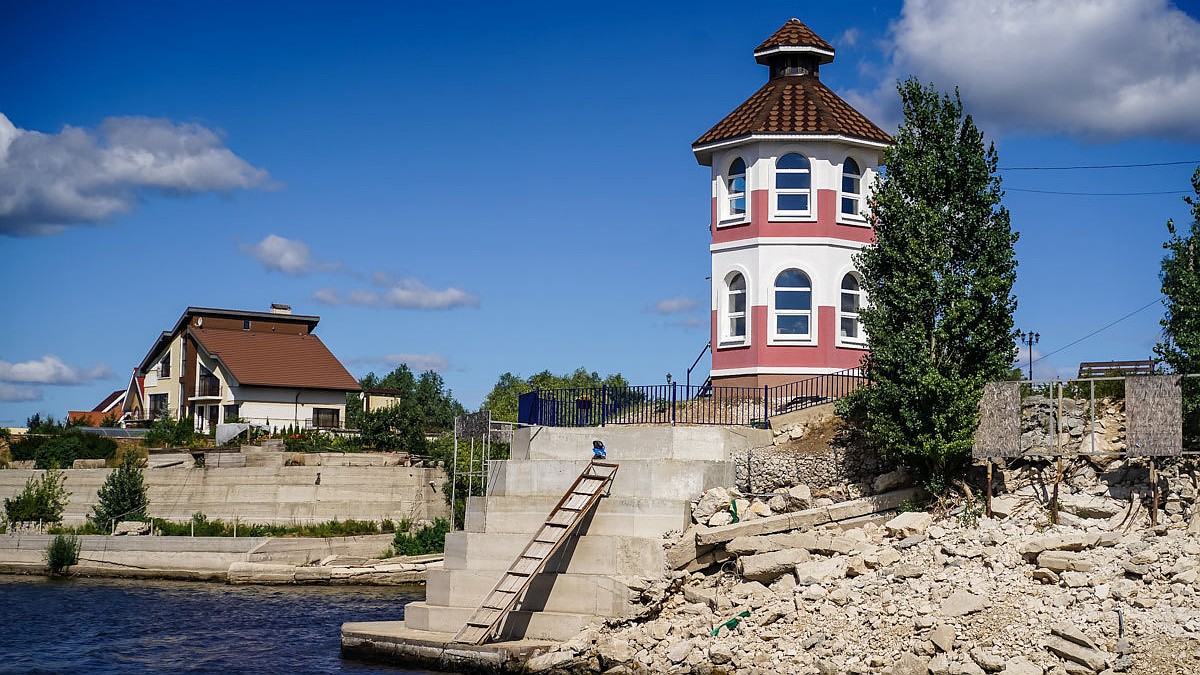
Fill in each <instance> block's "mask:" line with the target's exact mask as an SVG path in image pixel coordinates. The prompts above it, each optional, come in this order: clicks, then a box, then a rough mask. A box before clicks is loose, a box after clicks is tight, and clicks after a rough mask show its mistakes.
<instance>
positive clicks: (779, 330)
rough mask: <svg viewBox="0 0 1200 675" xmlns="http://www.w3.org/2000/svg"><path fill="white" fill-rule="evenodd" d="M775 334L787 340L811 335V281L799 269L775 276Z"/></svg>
mask: <svg viewBox="0 0 1200 675" xmlns="http://www.w3.org/2000/svg"><path fill="white" fill-rule="evenodd" d="M775 335H776V336H777V337H781V338H784V339H789V340H796V339H804V338H808V337H810V336H811V335H812V282H810V281H809V279H808V275H807V274H805V273H804V272H801V271H800V270H796V269H791V270H784V271H783V272H781V273H780V274H779V276H778V277H775Z"/></svg>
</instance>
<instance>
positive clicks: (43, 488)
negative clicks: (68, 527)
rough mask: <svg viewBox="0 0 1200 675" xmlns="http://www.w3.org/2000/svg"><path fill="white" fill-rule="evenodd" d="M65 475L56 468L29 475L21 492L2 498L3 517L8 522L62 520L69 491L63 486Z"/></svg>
mask: <svg viewBox="0 0 1200 675" xmlns="http://www.w3.org/2000/svg"><path fill="white" fill-rule="evenodd" d="M65 481H66V476H64V475H63V473H62V472H61V471H59V470H58V469H47V470H46V472H45V473H43V474H42V475H41V476H40V477H38V476H30V477H29V479H28V480H26V481H25V489H24V490H22V491H21V494H19V495H17V496H16V497H13V498H11V499H5V500H4V517H5V518H6V519H7V520H8V522H10V523H19V522H25V521H39V522H43V523H57V522H60V521H61V520H62V514H63V510H65V509H66V508H67V497H69V496H71V493H69V492H67V491H66V489H65V488H64V487H63V483H64V482H65Z"/></svg>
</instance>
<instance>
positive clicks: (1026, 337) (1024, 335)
mask: <svg viewBox="0 0 1200 675" xmlns="http://www.w3.org/2000/svg"><path fill="white" fill-rule="evenodd" d="M1041 337H1042V336H1041V335H1038V334H1037V333H1034V332H1033V331H1028V332H1022V331H1019V330H1018V331H1017V339H1018V340H1020V341H1021V343H1022V344H1024V345H1025V346H1026V347H1029V380H1030V381H1031V382H1032V381H1033V346H1034V345H1036V344H1037V343H1038V339H1039V338H1041Z"/></svg>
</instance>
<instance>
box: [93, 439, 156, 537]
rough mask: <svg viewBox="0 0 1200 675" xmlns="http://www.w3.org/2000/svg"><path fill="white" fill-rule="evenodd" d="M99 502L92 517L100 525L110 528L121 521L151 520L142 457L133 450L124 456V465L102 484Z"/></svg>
mask: <svg viewBox="0 0 1200 675" xmlns="http://www.w3.org/2000/svg"><path fill="white" fill-rule="evenodd" d="M96 498H97V503H96V505H95V506H93V507H92V515H91V516H89V519H90V520H91V521H92V522H93V523H95V524H96V525H97V526H98V527H102V528H111V527H112V524H113V523H114V522H120V521H122V520H141V521H146V520H149V519H148V518H147V517H146V507H147V506H149V500H147V498H146V484H145V481H144V480H143V477H142V460H141V458H140V457H138V455H137V453H136V452H134V451H132V450H130V451H127V452H126V453H125V455H124V457H122V458H121V465H120V466H118V467H117V468H116V469H115V470H113V472H112V473H110V474H108V478H106V479H104V484H103V485H101V486H100V491H99V492H98V493H96Z"/></svg>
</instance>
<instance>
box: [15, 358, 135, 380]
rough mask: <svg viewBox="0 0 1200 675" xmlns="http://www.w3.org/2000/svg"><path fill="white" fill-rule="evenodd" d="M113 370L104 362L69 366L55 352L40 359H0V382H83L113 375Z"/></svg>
mask: <svg viewBox="0 0 1200 675" xmlns="http://www.w3.org/2000/svg"><path fill="white" fill-rule="evenodd" d="M111 376H112V372H111V371H110V370H109V369H108V366H105V365H104V364H96V365H94V366H92V367H91V368H87V369H80V368H76V367H74V366H68V365H67V364H66V363H63V360H62V359H60V358H58V357H57V356H55V355H53V354H46V355H45V356H43V357H42V358H41V359H40V360H36V361H24V362H21V363H11V362H9V361H4V360H2V359H0V382H15V383H23V384H82V383H84V382H87V381H89V380H100V379H104V378H106V377H111Z"/></svg>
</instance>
